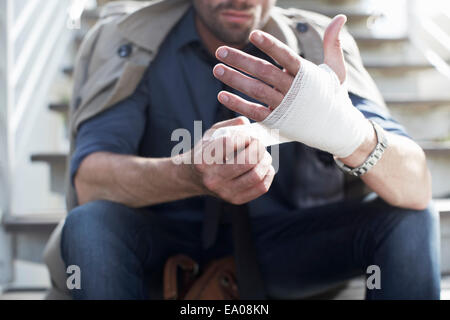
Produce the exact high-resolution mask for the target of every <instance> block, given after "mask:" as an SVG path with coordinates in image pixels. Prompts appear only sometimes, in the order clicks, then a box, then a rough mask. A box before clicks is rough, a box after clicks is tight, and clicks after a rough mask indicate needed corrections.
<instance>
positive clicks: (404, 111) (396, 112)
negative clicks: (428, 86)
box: [390, 104, 450, 141]
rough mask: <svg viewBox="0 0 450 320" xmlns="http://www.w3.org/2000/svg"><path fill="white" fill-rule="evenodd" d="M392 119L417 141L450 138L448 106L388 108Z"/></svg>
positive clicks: (449, 109) (449, 111)
mask: <svg viewBox="0 0 450 320" xmlns="http://www.w3.org/2000/svg"><path fill="white" fill-rule="evenodd" d="M390 111H391V114H392V116H393V117H394V119H396V120H397V121H398V122H400V123H401V124H402V125H404V126H405V128H406V130H407V132H408V133H409V134H410V135H411V136H412V137H413V138H414V139H417V140H423V141H424V140H443V139H446V138H449V137H450V104H449V105H448V106H438V107H429V108H427V107H410V106H396V107H392V106H391V107H390Z"/></svg>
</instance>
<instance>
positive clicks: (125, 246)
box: [61, 201, 201, 299]
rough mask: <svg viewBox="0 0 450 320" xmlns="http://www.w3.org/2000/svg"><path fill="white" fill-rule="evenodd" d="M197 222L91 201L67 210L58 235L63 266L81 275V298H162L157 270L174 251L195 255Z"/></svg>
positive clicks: (161, 269) (199, 225)
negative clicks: (76, 267)
mask: <svg viewBox="0 0 450 320" xmlns="http://www.w3.org/2000/svg"><path fill="white" fill-rule="evenodd" d="M200 228H201V224H200V223H196V222H186V221H179V220H175V219H168V218H165V217H164V216H162V215H158V214H155V213H153V212H150V211H148V210H145V209H132V208H129V207H127V206H124V205H121V204H117V203H112V202H108V201H95V202H92V203H88V204H86V205H84V206H80V207H78V208H76V209H74V210H73V211H71V212H70V213H69V215H68V217H67V219H66V223H65V226H64V230H63V234H62V246H61V247H62V254H63V258H64V261H65V263H66V264H67V265H77V266H79V267H80V268H81V270H82V274H83V290H82V292H78V295H79V297H78V298H81V299H84V298H88V299H89V298H106V299H110V298H111V299H115V298H118V299H139V298H140V299H147V298H148V297H149V296H150V297H153V298H160V297H162V287H161V284H162V272H163V268H164V264H165V262H166V261H167V259H168V258H169V257H170V256H172V255H174V254H187V255H190V256H192V257H193V258H196V257H197V256H198V255H199V252H200V249H201V246H200V241H201V240H200V237H199V234H200V232H199V230H200Z"/></svg>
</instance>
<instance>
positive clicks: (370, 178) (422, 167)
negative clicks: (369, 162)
mask: <svg viewBox="0 0 450 320" xmlns="http://www.w3.org/2000/svg"><path fill="white" fill-rule="evenodd" d="M386 135H387V138H388V141H389V147H388V148H387V149H386V151H385V153H384V154H383V157H382V158H381V160H380V161H379V162H378V163H377V164H376V165H375V167H373V168H372V169H371V170H370V171H369V172H368V173H367V174H365V175H363V176H362V180H363V181H364V182H365V183H366V184H367V186H368V187H369V188H371V189H372V190H373V191H374V192H376V193H377V194H378V195H379V196H380V197H381V198H383V199H384V200H385V201H386V202H388V203H390V204H391V205H394V206H398V207H403V208H409V209H416V210H421V209H424V208H426V206H427V205H428V204H429V201H430V200H431V176H430V172H429V170H428V167H427V163H426V157H425V154H424V152H423V150H422V148H420V146H419V145H417V144H416V143H415V142H414V141H412V140H410V139H408V138H406V137H402V136H399V135H396V134H392V133H386ZM376 143H377V139H376V135H375V132H373V135H371V136H369V137H367V140H366V142H365V143H364V144H363V145H361V147H360V148H358V150H357V151H355V152H354V153H353V154H352V155H351V156H350V157H348V158H345V159H341V160H342V161H343V162H344V163H345V164H346V165H348V166H350V167H358V166H360V165H361V164H362V163H363V162H364V161H365V160H366V159H367V157H368V155H369V154H370V153H371V152H372V151H373V149H374V148H375V146H376Z"/></svg>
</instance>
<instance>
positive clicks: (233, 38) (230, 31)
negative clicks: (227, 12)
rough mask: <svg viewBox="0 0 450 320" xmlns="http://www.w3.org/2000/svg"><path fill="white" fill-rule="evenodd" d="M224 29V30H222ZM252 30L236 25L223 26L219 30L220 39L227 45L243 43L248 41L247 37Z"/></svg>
mask: <svg viewBox="0 0 450 320" xmlns="http://www.w3.org/2000/svg"><path fill="white" fill-rule="evenodd" d="M224 30H226V32H224ZM251 31H252V28H249V27H247V26H246V27H242V26H238V25H230V26H226V27H225V26H224V27H223V29H222V30H220V31H219V34H218V36H219V35H220V37H219V38H220V40H222V41H223V42H224V43H226V44H229V45H245V44H247V43H248V37H249V35H250V33H251Z"/></svg>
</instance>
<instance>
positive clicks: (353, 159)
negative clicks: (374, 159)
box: [339, 121, 378, 168]
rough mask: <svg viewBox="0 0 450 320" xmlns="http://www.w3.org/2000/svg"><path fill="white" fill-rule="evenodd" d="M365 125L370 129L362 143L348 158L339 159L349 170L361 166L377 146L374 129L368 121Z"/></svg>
mask: <svg viewBox="0 0 450 320" xmlns="http://www.w3.org/2000/svg"><path fill="white" fill-rule="evenodd" d="M366 123H367V126H368V127H370V129H368V130H367V135H366V137H365V139H364V141H363V143H362V144H361V145H360V146H359V147H358V148H357V149H356V150H355V151H354V152H353V153H352V154H351V155H350V156H348V157H346V158H340V159H339V160H340V161H342V162H343V163H344V164H345V165H347V166H349V167H351V168H356V167H359V166H360V165H362V164H363V163H364V162H365V161H366V159H367V158H368V157H369V156H370V154H371V153H372V152H373V150H374V149H375V148H376V146H377V143H378V139H377V135H376V132H375V129H374V127H373V125H372V124H371V123H370V122H369V121H366Z"/></svg>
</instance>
